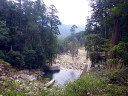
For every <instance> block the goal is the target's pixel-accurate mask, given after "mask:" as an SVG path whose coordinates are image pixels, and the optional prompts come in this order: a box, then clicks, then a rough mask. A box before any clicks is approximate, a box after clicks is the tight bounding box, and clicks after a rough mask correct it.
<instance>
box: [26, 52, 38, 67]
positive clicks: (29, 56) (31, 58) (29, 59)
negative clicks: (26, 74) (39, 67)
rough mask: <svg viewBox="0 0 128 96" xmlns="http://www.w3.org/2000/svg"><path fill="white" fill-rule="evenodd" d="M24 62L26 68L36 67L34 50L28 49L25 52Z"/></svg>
mask: <svg viewBox="0 0 128 96" xmlns="http://www.w3.org/2000/svg"><path fill="white" fill-rule="evenodd" d="M24 60H25V64H26V66H27V68H30V69H31V68H35V67H36V52H35V51H34V50H28V51H27V53H26V54H25V58H24Z"/></svg>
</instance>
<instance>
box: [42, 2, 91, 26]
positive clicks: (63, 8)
mask: <svg viewBox="0 0 128 96" xmlns="http://www.w3.org/2000/svg"><path fill="white" fill-rule="evenodd" d="M43 1H44V3H45V4H46V5H47V6H50V5H51V4H53V5H55V7H56V8H57V10H58V12H59V13H58V14H57V15H58V16H59V19H60V21H61V22H62V24H66V25H82V26H85V25H86V19H87V16H90V12H89V11H90V7H89V0H43Z"/></svg>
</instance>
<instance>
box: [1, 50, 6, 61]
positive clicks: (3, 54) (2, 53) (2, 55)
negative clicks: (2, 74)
mask: <svg viewBox="0 0 128 96" xmlns="http://www.w3.org/2000/svg"><path fill="white" fill-rule="evenodd" d="M5 57H6V56H5V53H4V52H3V50H0V59H5Z"/></svg>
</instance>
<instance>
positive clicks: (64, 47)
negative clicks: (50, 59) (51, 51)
mask: <svg viewBox="0 0 128 96" xmlns="http://www.w3.org/2000/svg"><path fill="white" fill-rule="evenodd" d="M68 50H69V44H68V41H66V40H58V45H57V53H59V54H60V53H63V52H68Z"/></svg>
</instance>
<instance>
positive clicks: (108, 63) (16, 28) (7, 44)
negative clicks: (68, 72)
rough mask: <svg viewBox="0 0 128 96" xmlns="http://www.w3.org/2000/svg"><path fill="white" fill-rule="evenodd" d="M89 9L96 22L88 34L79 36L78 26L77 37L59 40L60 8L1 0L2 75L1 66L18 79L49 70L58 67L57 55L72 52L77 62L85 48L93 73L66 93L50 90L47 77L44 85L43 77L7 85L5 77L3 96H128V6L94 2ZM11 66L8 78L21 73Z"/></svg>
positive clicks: (0, 86) (120, 0)
mask: <svg viewBox="0 0 128 96" xmlns="http://www.w3.org/2000/svg"><path fill="white" fill-rule="evenodd" d="M89 6H90V7H91V16H89V17H88V18H87V24H86V25H85V30H83V31H81V32H79V33H75V30H76V29H77V25H72V27H71V29H70V32H71V35H70V36H68V37H66V38H65V39H58V36H59V34H60V31H59V27H58V26H61V21H60V19H59V17H58V16H57V13H58V11H57V9H56V7H55V6H54V5H51V6H50V7H47V6H46V5H45V3H44V2H43V0H36V1H31V0H15V1H13V0H10V1H8V0H0V72H1V70H2V68H3V67H1V66H3V65H1V62H3V63H5V64H7V65H6V66H8V64H10V66H11V68H14V69H16V70H12V71H16V72H17V73H18V71H19V70H24V69H29V70H31V69H43V68H45V67H44V66H45V65H49V66H52V64H53V63H54V60H55V59H56V58H57V55H59V56H60V55H61V54H68V53H69V52H70V54H71V56H72V57H77V54H78V49H79V48H81V47H84V49H85V51H86V52H87V56H84V58H87V59H89V60H90V61H91V69H90V70H89V72H86V67H85V68H84V69H83V72H82V75H80V77H79V78H78V79H76V80H75V81H74V82H69V83H67V84H66V85H65V87H64V88H63V87H62V88H61V87H58V86H53V87H50V88H46V87H44V85H42V83H41V82H43V84H45V83H46V82H48V81H47V80H46V78H43V76H42V78H43V79H40V74H41V72H39V77H38V82H37V81H36V80H35V81H33V82H31V81H25V80H23V81H16V80H20V79H16V80H15V79H8V80H5V79H3V78H2V76H1V73H0V76H1V77H0V95H1V94H2V96H127V95H128V20H127V19H128V7H127V6H128V0H90V4H89ZM76 14H77V12H76ZM67 15H68V14H67ZM73 60H75V59H73ZM74 62H75V61H74ZM6 66H5V69H6V70H8V72H10V73H11V74H14V73H15V72H12V71H10V69H8V68H10V67H8V68H7V67H6ZM6 73H7V72H6ZM35 73H36V72H35ZM6 79H7V78H6ZM1 82H2V83H1ZM3 82H4V83H3ZM17 82H18V83H17ZM19 82H20V83H19ZM23 84H26V85H24V86H25V87H23ZM34 84H35V85H34ZM37 85H38V86H37ZM26 86H27V87H29V88H30V89H29V88H28V89H29V91H28V89H27V87H26Z"/></svg>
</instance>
